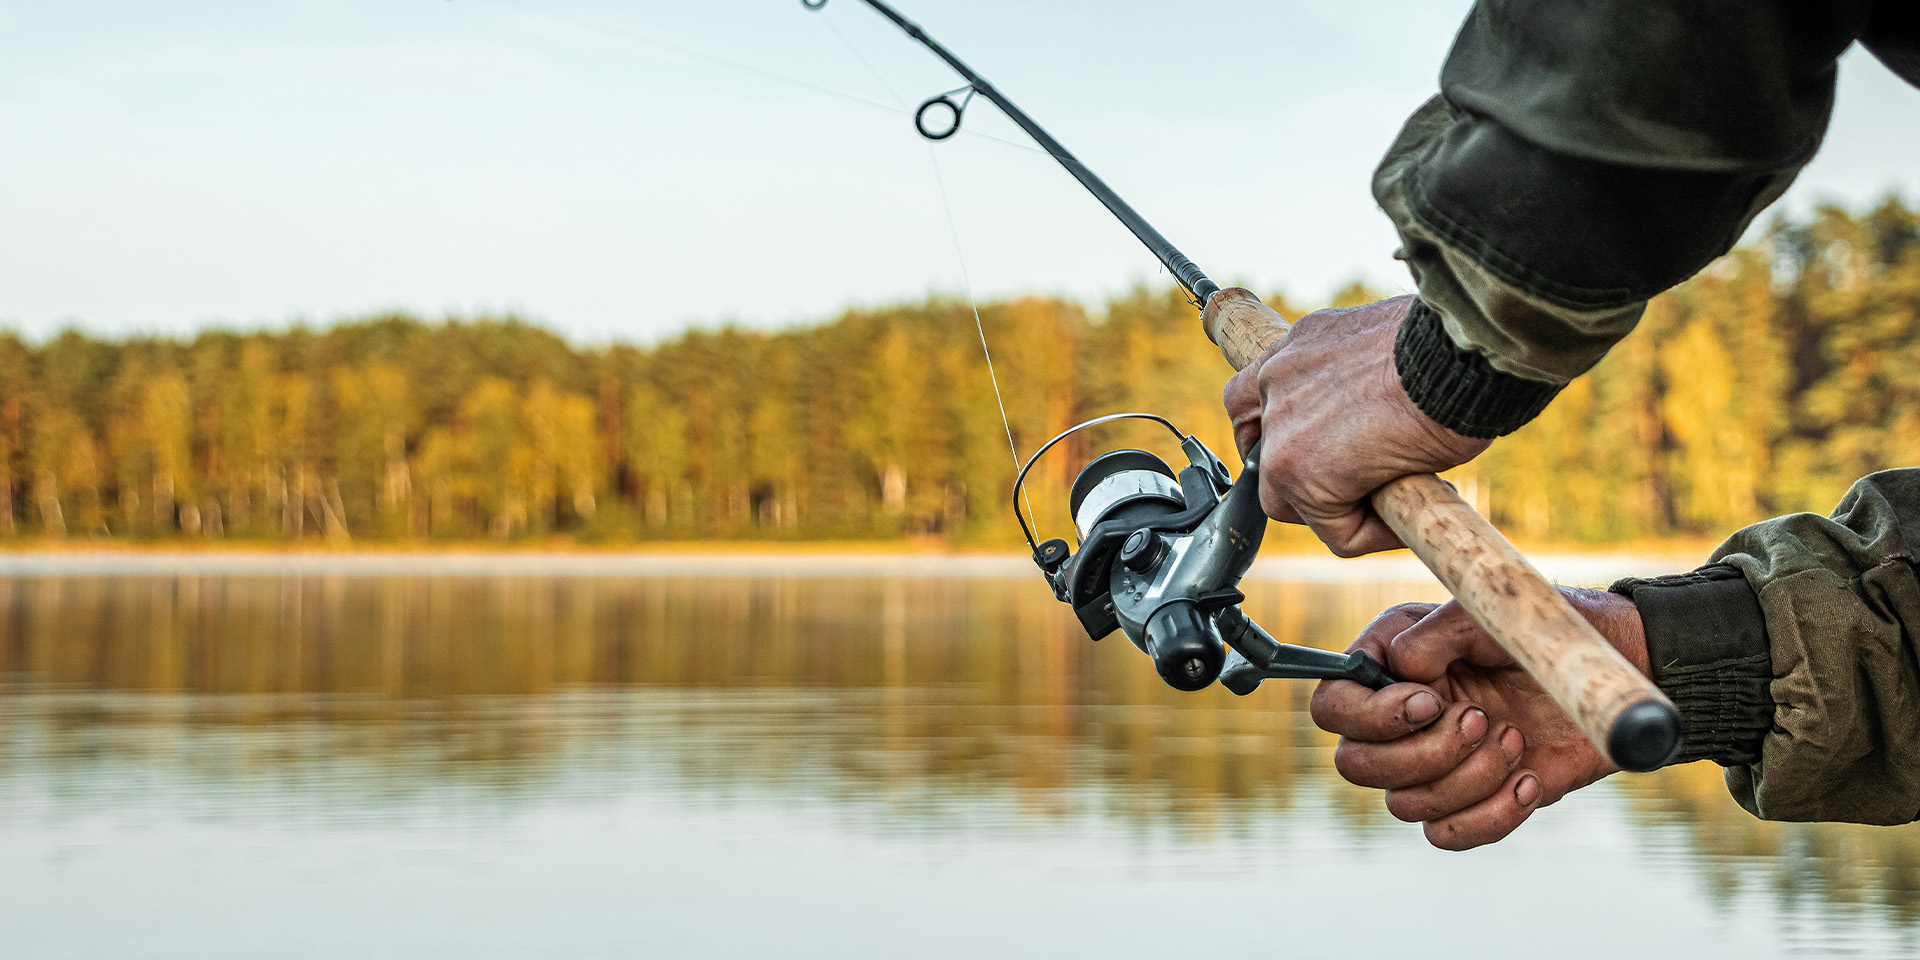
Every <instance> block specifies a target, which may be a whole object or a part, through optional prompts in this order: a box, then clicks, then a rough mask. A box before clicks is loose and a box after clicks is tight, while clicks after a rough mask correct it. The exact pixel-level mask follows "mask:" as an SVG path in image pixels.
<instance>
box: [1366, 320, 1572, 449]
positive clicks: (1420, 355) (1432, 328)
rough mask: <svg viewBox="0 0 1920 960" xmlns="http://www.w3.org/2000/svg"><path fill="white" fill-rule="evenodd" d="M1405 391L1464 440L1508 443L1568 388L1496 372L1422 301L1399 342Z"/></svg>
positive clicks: (1397, 357) (1397, 356) (1397, 348)
mask: <svg viewBox="0 0 1920 960" xmlns="http://www.w3.org/2000/svg"><path fill="white" fill-rule="evenodd" d="M1393 360H1394V363H1395V364H1396V365H1397V366H1398V367H1399V369H1400V386H1401V387H1403V388H1405V390H1406V391H1407V396H1408V397H1410V398H1412V400H1413V402H1414V404H1415V405H1416V406H1418V407H1419V408H1420V410H1421V412H1422V413H1425V414H1426V415H1427V416H1429V417H1431V418H1433V421H1434V422H1435V423H1438V424H1439V425H1441V426H1443V427H1446V428H1447V429H1449V430H1452V431H1453V432H1454V433H1457V434H1460V435H1461V436H1463V437H1473V438H1475V439H1478V440H1492V439H1494V438H1495V437H1504V436H1506V435H1507V434H1509V433H1512V432H1514V431H1515V430H1518V429H1520V428H1521V427H1523V426H1525V425H1526V424H1527V421H1529V420H1532V419H1533V418H1534V417H1537V416H1539V415H1540V411H1542V410H1545V409H1546V408H1547V404H1548V403H1549V402H1551V401H1552V400H1553V398H1554V397H1555V396H1557V395H1558V394H1559V393H1560V391H1561V390H1562V389H1563V388H1565V386H1566V384H1564V383H1545V382H1542V381H1539V380H1528V379H1526V378H1525V377H1516V376H1514V375H1513V374H1510V373H1503V372H1501V371H1499V370H1496V369H1494V367H1493V365H1492V364H1491V363H1488V362H1487V358H1486V357H1483V356H1481V355H1480V354H1478V353H1475V352H1473V351H1471V350H1463V349H1461V348H1460V347H1459V346H1457V345H1455V344H1454V342H1453V338H1452V337H1449V336H1447V330H1446V327H1444V326H1443V325H1442V324H1441V322H1440V314H1439V312H1438V311H1436V310H1434V309H1433V308H1432V307H1430V306H1428V305H1427V302H1426V301H1425V300H1421V299H1416V300H1414V302H1413V307H1412V309H1410V310H1408V311H1407V319H1406V321H1405V322H1404V323H1402V324H1401V325H1400V336H1399V338H1398V339H1397V340H1396V341H1395V342H1394V346H1393Z"/></svg>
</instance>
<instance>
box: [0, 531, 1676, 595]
mask: <svg viewBox="0 0 1920 960" xmlns="http://www.w3.org/2000/svg"><path fill="white" fill-rule="evenodd" d="M698 546H699V547H701V548H702V549H667V550H661V549H648V550H633V549H624V550H612V549H609V550H605V551H591V550H582V549H567V550H562V551H552V550H547V551H541V550H526V549H519V550H508V549H501V550H496V551H484V550H474V549H470V548H469V549H464V550H461V549H449V550H418V549H414V550H407V549H394V550H351V551H325V550H262V549H257V548H256V549H252V550H248V549H221V550H180V549H163V548H159V547H153V548H136V549H126V550H114V549H108V550H100V549H89V550H71V549H69V550H39V551H0V577H33V576H124V577H141V576H147V577H151V576H167V575H182V574H184V575H203V576H247V575H257V576H307V575H311V576H349V577H392V576H427V577H523V576H565V577H658V578H685V577H702V578H716V577H719V578H734V577H769V576H771V577H793V578H800V579H833V578H849V577H860V578H867V577H957V578H969V579H1027V578H1033V579H1038V571H1037V570H1036V569H1035V567H1034V565H1033V561H1032V560H1031V559H1029V558H1028V557H1027V556H1026V555H1025V554H1023V553H1012V552H1006V551H986V550H982V551H977V552H966V551H935V550H928V549H926V548H924V547H916V545H913V544H890V545H889V544H874V545H871V546H873V547H876V548H880V549H851V548H852V547H854V545H853V544H835V545H832V546H833V547H835V548H836V549H823V547H825V546H827V545H823V544H795V545H792V546H793V547H794V549H784V550H783V549H778V548H779V547H781V546H786V545H777V544H766V543H744V542H743V543H717V544H700V545H698ZM860 546H868V545H864V544H862V545H860ZM887 547H891V548H892V549H886V548H887ZM1705 555H1706V551H1705V550H1688V549H1687V548H1686V547H1684V546H1680V545H1665V546H1663V547H1659V548H1648V549H1643V550H1638V551H1628V550H1569V551H1540V552H1534V553H1529V554H1528V557H1529V559H1530V560H1532V561H1533V563H1534V565H1535V566H1536V567H1538V568H1539V569H1540V572H1541V573H1543V574H1545V575H1546V577H1547V578H1548V579H1549V580H1552V581H1554V582H1556V583H1563V584H1568V585H1573V586H1599V587H1604V586H1606V585H1607V584H1609V583H1611V582H1613V581H1614V580H1617V579H1620V578H1621V577H1627V576H1653V575H1657V574H1662V573H1672V572H1677V571H1681V570H1687V569H1691V568H1693V567H1694V566H1697V565H1699V564H1700V563H1701V562H1703V561H1704V559H1705ZM1247 579H1248V580H1253V581H1291V582H1305V583H1358V582H1375V583H1423V584H1432V583H1434V582H1435V581H1434V579H1433V575H1432V574H1431V573H1429V572H1428V571H1427V569H1426V568H1425V567H1424V566H1422V565H1421V564H1420V561H1419V560H1418V559H1416V558H1415V557H1414V556H1413V555H1412V554H1411V553H1408V552H1406V551H1404V550H1401V551H1394V552H1392V553H1387V554H1380V555H1375V556H1370V557H1361V558H1358V559H1353V560H1342V559H1339V558H1337V557H1333V556H1331V555H1327V554H1310V553H1303V552H1285V553H1283V552H1278V551H1269V553H1268V554H1267V555H1265V556H1262V557H1261V558H1260V559H1259V560H1256V561H1255V562H1254V565H1253V569H1252V570H1250V571H1249V572H1248V574H1247Z"/></svg>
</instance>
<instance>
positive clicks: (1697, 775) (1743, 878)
mask: <svg viewBox="0 0 1920 960" xmlns="http://www.w3.org/2000/svg"><path fill="white" fill-rule="evenodd" d="M1622 787H1623V790H1624V792H1625V793H1626V795H1627V796H1628V797H1630V798H1631V801H1632V805H1633V809H1634V810H1635V812H1636V814H1637V816H1638V818H1639V819H1640V820H1641V822H1642V823H1644V824H1647V825H1650V826H1651V825H1657V824H1663V823H1674V822H1680V823H1684V824H1686V825H1687V828H1688V829H1687V833H1686V838H1687V840H1688V842H1689V845H1690V847H1691V851H1692V853H1693V854H1694V856H1693V857H1692V861H1693V862H1694V863H1695V864H1696V865H1697V867H1698V869H1699V870H1700V871H1701V876H1702V880H1703V883H1704V884H1705V887H1706V890H1707V892H1708V893H1709V894H1710V895H1711V896H1713V897H1714V898H1715V899H1716V900H1719V901H1721V902H1725V901H1728V900H1731V899H1732V898H1733V897H1734V896H1736V895H1737V894H1739V893H1741V892H1742V890H1743V888H1745V887H1746V886H1748V885H1750V884H1754V883H1770V884H1771V885H1772V893H1773V895H1774V896H1776V897H1777V898H1778V899H1779V901H1780V902H1781V904H1782V905H1783V906H1791V905H1793V904H1795V903H1799V902H1804V901H1808V900H1816V899H1817V900H1823V901H1826V902H1830V903H1835V904H1843V905H1883V906H1885V907H1886V908H1888V910H1889V911H1890V912H1891V913H1892V915H1893V916H1894V917H1896V918H1897V919H1899V920H1900V921H1902V922H1904V923H1913V922H1916V921H1920V828H1916V827H1915V826H1913V825H1908V826H1900V827H1870V826H1864V825H1861V824H1854V823H1771V822H1767V821H1763V820H1756V819H1754V818H1753V817H1752V816H1750V815H1749V814H1748V813H1747V812H1746V811H1745V810H1742V809H1740V807H1739V806H1738V805H1737V804H1735V803H1734V802H1733V800H1732V799H1731V798H1730V797H1729V796H1728V795H1727V790H1726V787H1725V786H1724V784H1723V783H1722V779H1721V772H1720V768H1719V767H1716V766H1714V765H1713V764H1710V763H1695V764H1689V765H1687V766H1684V767H1674V768H1670V769H1667V770H1663V771H1660V772H1659V773H1658V774H1655V775H1654V776H1652V777H1647V778H1640V779H1634V780H1623V781H1622Z"/></svg>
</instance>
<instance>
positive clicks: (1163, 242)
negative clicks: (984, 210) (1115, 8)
mask: <svg viewBox="0 0 1920 960" xmlns="http://www.w3.org/2000/svg"><path fill="white" fill-rule="evenodd" d="M864 2H865V3H866V4H867V6H870V7H872V8H873V9H875V10H877V11H879V12H880V15H881V16H883V17H886V18H887V19H888V20H891V21H893V22H894V24H895V25H897V26H898V27H899V28H900V29H902V30H905V31H906V32H907V36H910V37H912V38H914V39H915V40H918V41H920V42H921V43H923V44H925V45H926V47H927V49H929V50H932V51H933V53H934V55H935V56H937V57H939V58H940V59H941V60H944V61H946V64H947V66H949V67H952V68H953V69H954V72H955V73H958V74H960V76H961V78H962V79H964V80H966V81H967V85H966V86H964V87H960V88H957V89H954V90H949V91H947V92H946V93H942V94H938V95H936V96H932V97H928V98H927V99H926V101H925V102H924V103H922V104H920V108H919V109H918V110H915V111H914V113H913V125H914V128H915V129H917V130H919V131H920V135H921V136H923V137H925V138H927V139H928V140H934V141H939V140H945V139H947V138H948V137H951V136H953V135H954V134H956V133H959V132H960V122H961V119H962V118H963V117H964V116H965V115H966V111H967V104H969V103H971V102H972V101H973V97H974V95H975V94H979V95H980V96H983V97H985V98H987V100H988V101H990V102H992V103H993V105H994V106H996V107H999V108H1000V112H1001V113H1004V114H1006V115H1007V119H1009V120H1012V121H1013V122H1014V124H1015V125H1017V126H1018V127H1019V128H1020V129H1022V130H1025V131H1026V132H1027V135H1028V136H1030V137H1032V138H1033V140H1034V142H1035V143H1038V144H1039V145H1040V147H1041V149H1043V150H1045V151H1047V153H1048V154H1049V155H1051V156H1052V157H1053V159H1055V160H1058V161H1059V162H1060V165H1061V166H1062V167H1065V168H1066V170H1067V172H1068V173H1071V174H1073V178H1074V179H1075V180H1078V181H1080V185H1081V186H1083V187H1086V188H1087V192H1089V193H1091V194H1093V197H1094V199H1096V200H1098V201H1100V203H1101V204H1102V205H1104V206H1105V207H1106V208H1107V209H1108V210H1109V211H1111V212H1112V213H1113V215H1114V216H1115V217H1117V218H1119V220H1120V222H1121V223H1122V224H1124V225H1125V226H1126V228H1127V229H1128V230H1131V231H1133V235H1134V236H1136V237H1139V238H1140V242H1141V243H1144V244H1146V245H1147V250H1149V251H1150V252H1152V253H1153V255H1154V256H1155V257H1157V258H1159V260H1160V262H1161V263H1163V264H1165V265H1166V267H1167V270H1168V271H1169V272H1171V273H1172V274H1173V276H1174V279H1176V280H1178V281H1180V285H1181V286H1182V287H1185V288H1186V289H1187V293H1188V294H1189V295H1191V296H1192V298H1193V302H1194V303H1195V305H1197V306H1199V307H1201V308H1203V309H1204V308H1205V307H1206V305H1207V304H1208V303H1209V302H1211V301H1212V300H1213V295H1214V294H1216V293H1219V292H1220V285H1219V284H1217V283H1214V282H1213V281H1212V280H1209V279H1207V275H1206V274H1205V273H1204V272H1202V271H1201V269H1200V268H1199V267H1198V266H1196V265H1195V264H1194V262H1193V261H1192V260H1189V259H1187V255H1186V254H1184V253H1181V252H1180V250H1179V248H1177V247H1175V246H1174V245H1173V243H1172V242H1171V241H1169V240H1168V239H1167V238H1166V237H1164V236H1161V234H1160V231H1158V230H1155V229H1154V228H1153V224H1150V223H1148V222H1147V219H1146V218H1145V217H1142V216H1141V215H1140V213H1139V211H1137V210H1135V209H1133V207H1132V206H1131V205H1130V204H1128V203H1127V202H1126V201H1125V200H1122V199H1120V195H1119V194H1117V193H1114V192H1113V188H1112V187H1109V186H1107V183H1106V181H1104V180H1102V179H1100V178H1099V177H1098V176H1097V175H1095V174H1094V172H1093V171H1092V170H1089V169H1087V165H1086V164H1084V163H1081V162H1080V159H1079V158H1078V157H1075V156H1074V155H1073V154H1072V153H1071V152H1069V151H1068V150H1067V148H1066V147H1063V146H1061V145H1060V141H1058V140H1055V139H1054V138H1053V135H1052V134H1050V133H1048V132H1047V131H1046V128H1045V127H1042V126H1040V124H1038V123H1035V122H1034V120H1033V118H1032V117H1029V116H1027V113H1026V111H1024V110H1022V109H1020V108H1019V107H1017V106H1015V105H1014V103H1013V101H1012V100H1009V99H1007V96H1006V94H1003V93H1001V92H1000V90H999V89H998V88H997V87H995V86H994V85H993V84H991V83H989V82H987V79H986V78H985V77H982V76H980V75H979V74H978V73H975V72H974V70H973V68H972V67H969V66H967V64H966V61H963V60H961V59H960V58H959V57H956V56H954V55H953V52H952V51H950V50H948V49H947V48H946V47H944V46H942V45H941V44H940V41H938V40H935V39H933V38H932V37H930V36H928V35H927V31H925V30H924V29H921V27H920V25H919V24H917V23H914V22H913V21H912V20H908V19H907V18H906V17H905V16H903V15H901V13H900V11H898V10H895V9H894V8H892V7H890V6H888V5H887V4H886V3H883V2H882V0H864ZM800 4H801V5H802V6H804V7H806V8H807V9H809V10H818V9H820V8H822V7H824V6H826V5H827V0H800ZM961 94H964V96H963V97H961V99H960V100H958V101H956V100H954V99H953V98H954V97H955V96H958V95H961ZM936 109H944V110H946V111H947V112H948V113H950V114H952V119H951V120H950V121H948V122H947V123H946V125H945V126H942V127H937V128H935V127H929V126H928V115H929V114H930V113H933V112H934V111H935V110H936Z"/></svg>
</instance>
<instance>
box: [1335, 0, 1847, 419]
mask: <svg viewBox="0 0 1920 960" xmlns="http://www.w3.org/2000/svg"><path fill="white" fill-rule="evenodd" d="M1650 18H1651V19H1654V20H1660V21H1661V22H1662V23H1663V24H1664V27H1663V29H1662V30H1660V31H1651V30H1649V29H1648V27H1647V24H1648V21H1649V19H1650ZM1860 29H1862V24H1861V17H1860V16H1858V15H1855V14H1854V13H1850V12H1849V11H1848V10H1846V9H1844V5H1841V6H1836V7H1834V8H1832V9H1823V10H1822V11H1817V12H1810V11H1808V10H1806V9H1805V8H1803V7H1801V6H1799V5H1796V4H1793V3H1790V2H1787V0H1760V2H1755V0H1739V2H1732V0H1689V2H1686V3H1678V2H1673V3H1660V4H1651V5H1649V4H1646V3H1643V2H1626V0H1600V2H1582V3H1572V2H1552V0H1532V2H1528V3H1519V2H1503V0H1480V2H1479V3H1477V4H1476V5H1475V7H1474V10H1473V13H1472V14H1471V15H1470V16H1469V18H1468V20H1467V23H1466V25H1465V26H1464V27H1463V29H1462V31H1461V33H1460V37H1459V39H1458V40H1457V41H1456V43H1455V45H1454V48H1453V51H1452V53H1451V54H1450V55H1449V57H1448V60H1447V64H1446V67H1445V70H1444V71H1443V74H1442V78H1441V91H1442V93H1441V96H1438V97H1435V98H1434V99H1433V100H1431V101H1429V102H1428V103H1427V104H1426V105H1424V106H1423V107H1421V108H1420V110H1419V111H1417V112H1416V113H1415V114H1414V116H1413V117H1412V118H1411V119H1410V120H1409V121H1408V122H1407V124H1406V126H1405V128H1404V129H1403V131H1402V132H1401V135H1400V136H1399V138H1398V139H1397V140H1396V141H1395V142H1394V144H1393V146H1392V148H1391V149H1390V150H1389V151H1388V153H1387V156H1386V158H1385V160H1384V161H1383V162H1382V163H1381V166H1380V168H1379V169H1378V171H1376V173H1375V176H1374V184H1373V188H1374V195H1375V198H1376V199H1377V200H1378V201H1379V203H1380V205H1381V207H1382V208H1383V209H1384V210H1385V212H1386V213H1387V215H1388V216H1389V217H1390V218H1391V219H1392V220H1393V223H1394V226H1395V227H1396V229H1397V230H1398V231H1399V233H1400V238H1401V243H1402V246H1401V256H1402V257H1403V258H1404V259H1405V260H1406V261H1407V263H1408V266H1409V268H1410V269H1411V271H1412V273H1413V276H1414V279H1415V282H1416V283H1417V284H1418V286H1419V289H1420V294H1421V298H1422V300H1423V301H1424V302H1425V304H1426V305H1427V307H1428V308H1430V311H1431V312H1430V314H1429V315H1428V316H1427V317H1426V318H1425V319H1426V322H1425V323H1423V324H1415V323H1409V324H1408V325H1407V326H1406V327H1405V328H1404V331H1403V336H1402V342H1401V343H1400V348H1399V350H1398V352H1397V360H1398V361H1399V365H1400V374H1401V377H1402V381H1403V385H1404V386H1405V387H1406V388H1407V391H1408V393H1409V395H1411V396H1414V397H1415V398H1416V399H1417V402H1419V403H1420V406H1421V409H1422V410H1423V411H1424V412H1426V413H1427V414H1428V415H1429V416H1430V417H1432V418H1433V419H1435V420H1436V421H1438V422H1439V423H1441V424H1442V425H1444V426H1447V427H1449V428H1451V429H1453V430H1455V431H1456V432H1460V433H1462V434H1465V435H1468V436H1474V437H1480V438H1491V437H1495V436H1499V435H1502V434H1505V433H1508V432H1511V431H1512V430H1514V429H1517V428H1518V427H1519V426H1521V425H1522V424H1524V423H1526V422H1527V421H1528V420H1529V419H1531V418H1532V416H1533V415H1534V414H1536V413H1538V411H1539V409H1541V408H1542V407H1544V406H1545V405H1546V403H1547V402H1548V401H1549V400H1550V399H1551V398H1552V396H1553V395H1554V394H1555V393H1557V392H1558V390H1559V388H1560V387H1562V386H1564V385H1565V384H1566V383H1567V382H1568V381H1569V380H1571V379H1573V378H1574V377H1577V376H1579V375H1580V374H1582V373H1584V372H1585V371H1586V370H1588V369H1589V368H1591V367H1592V366H1593V365H1594V364H1595V363H1597V362H1598V361H1599V360H1600V358H1601V357H1602V356H1604V355H1605V354H1606V352H1607V350H1608V349H1609V348H1610V347H1611V346H1612V345H1613V344H1614V343H1615V342H1616V341H1618V340H1619V339H1620V338H1621V337H1623V336H1625V335H1626V334H1627V333H1628V332H1629V331H1631V330H1632V329H1633V327H1634V325H1635V324H1636V323H1637V322H1638V321H1639V318H1640V315H1641V313H1642V311H1643V310H1644V308H1645V304H1646V301H1647V300H1648V299H1649V298H1651V297H1653V296H1654V295H1656V294H1658V293H1660V292H1661V291H1663V290H1666V289H1669V288H1671V287H1672V286H1674V285H1676V284H1678V283H1680V282H1681V281H1682V280H1685V279H1686V278H1687V277H1689V276H1691V275H1693V274H1694V273H1696V272H1697V271H1699V270H1700V269H1701V268H1702V267H1704V266H1706V265H1707V264H1708V263H1710V262H1711V261H1712V260H1713V259H1714V258H1716V257H1718V256H1720V255H1721V254H1722V253H1725V252H1726V251H1727V250H1728V249H1730V248H1731V247H1732V245H1733V244H1734V243H1735V242H1736V241H1737V240H1738V239H1739V237H1740V235H1741V233H1742V232H1743V231H1744V230H1745V229H1746V227H1747V225H1748V224H1749V223H1751V222H1752V220H1753V218H1754V217H1755V216H1756V215H1758V213H1759V212H1760V211H1761V210H1762V209H1764V208H1765V207H1766V206H1767V205H1768V204H1770V203H1771V202H1773V200H1775V199H1776V198H1778V197H1779V195H1780V194H1781V193H1782V192H1783V191H1784V190H1785V189H1786V187H1787V185H1788V184H1789V183H1791V182H1792V180H1793V178H1794V176H1795V175H1796V174H1797V173H1798V171H1799V169H1800V168H1801V166H1802V165H1804V164H1805V163H1806V161H1807V160H1808V159H1809V158H1810V157H1811V156H1812V154H1813V152H1814V151H1815V150H1816V149H1817V147H1818V145H1819V142H1820V138H1821V136H1822V134H1823V132H1824V130H1825V126H1826V122H1827V116H1828V113H1829V112H1830V110H1831V105H1832V93H1833V70H1834V61H1835V58H1836V57H1837V55H1838V53H1839V52H1840V50H1842V49H1844V48H1845V47H1846V46H1847V44H1848V43H1849V42H1850V40H1851V39H1852V37H1853V36H1855V35H1857V33H1858V31H1859V30H1860ZM1676 91H1685V95H1684V96H1676Z"/></svg>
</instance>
